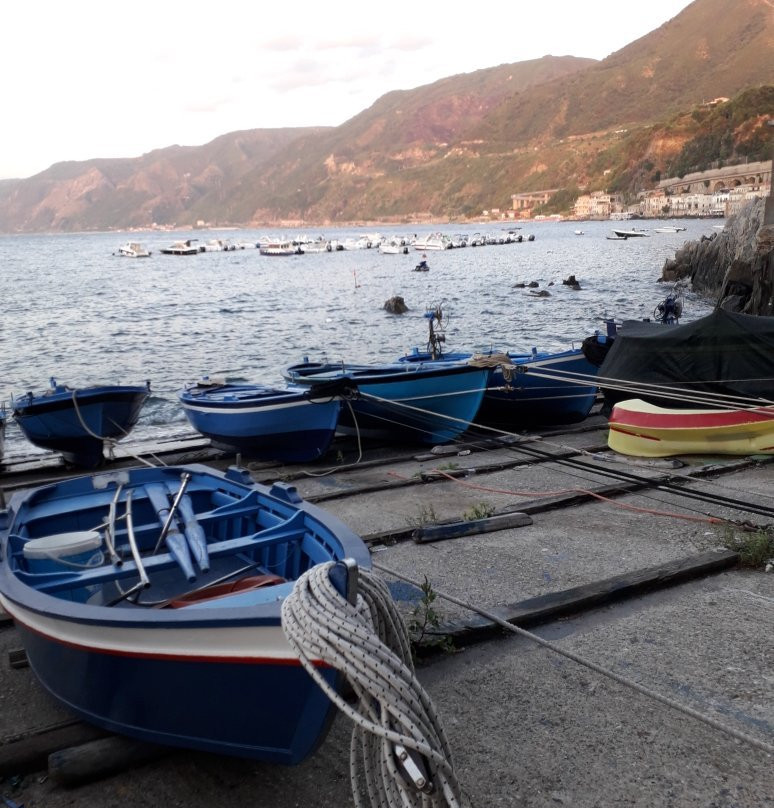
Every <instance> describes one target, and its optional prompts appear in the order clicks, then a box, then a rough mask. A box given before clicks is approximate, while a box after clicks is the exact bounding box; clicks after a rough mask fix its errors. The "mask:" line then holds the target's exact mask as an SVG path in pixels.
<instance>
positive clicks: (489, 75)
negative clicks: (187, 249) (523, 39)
mask: <svg viewBox="0 0 774 808" xmlns="http://www.w3.org/2000/svg"><path fill="white" fill-rule="evenodd" d="M734 12H735V13H734V14H733V15H729V14H728V8H727V3H726V2H725V0H696V1H695V2H694V3H692V4H691V5H690V6H688V7H687V8H686V9H684V10H683V11H682V12H681V13H680V14H678V15H677V16H676V17H674V18H672V19H671V20H669V21H667V22H666V23H664V24H663V25H662V26H660V27H659V28H657V29H656V30H654V31H652V32H651V33H649V34H647V35H645V36H644V37H641V38H639V39H637V40H635V41H634V42H632V43H630V44H629V45H627V46H625V47H624V48H622V49H620V50H619V51H617V52H615V53H613V54H611V55H610V56H608V57H607V58H605V59H603V60H601V61H597V60H593V59H582V58H579V57H573V56H550V55H549V56H544V57H542V58H540V59H533V60H528V61H525V62H516V63H512V64H503V65H498V66H496V67H491V68H484V69H482V70H477V71H474V72H472V73H462V74H457V75H454V76H449V77H446V78H443V79H440V80H439V81H436V82H433V83H432V84H428V85H424V86H422V87H417V88H414V89H412V90H395V91H391V92H389V93H386V94H385V95H383V96H381V97H380V98H379V99H377V100H376V101H375V102H374V104H372V105H371V106H370V107H368V108H367V109H365V110H363V111H361V112H360V113H358V114H357V115H355V116H353V117H352V118H350V119H349V120H348V121H345V122H344V123H343V124H341V125H340V126H337V127H305V128H298V129H272V130H266V129H255V130H243V131H241V132H232V133H227V134H224V135H221V136H220V137H219V138H216V139H214V140H213V141H211V142H210V143H207V144H204V145H203V146H186V147H184V146H170V147H167V148H163V149H156V150H154V151H152V152H148V153H147V154H144V155H142V156H141V157H138V158H114V159H106V158H100V159H95V160H87V161H81V162H64V163H57V164H55V165H53V166H51V167H50V168H48V169H46V170H45V171H43V172H41V173H39V174H37V175H35V176H34V177H31V178H27V179H23V180H17V181H14V180H6V181H2V182H0V230H2V231H4V232H34V231H58V230H64V231H67V230H104V229H116V228H128V227H143V226H150V225H152V224H154V223H155V224H157V225H163V226H182V227H188V226H191V225H194V224H195V223H196V222H197V221H199V220H202V221H206V222H211V223H212V224H213V225H218V224H220V225H226V224H229V225H242V226H248V225H259V224H260V225H265V224H272V223H281V222H287V221H292V222H307V223H310V224H311V223H315V224H318V223H319V224H330V223H344V222H351V221H362V220H371V221H375V220H384V221H392V220H395V221H416V220H421V219H440V218H449V217H453V218H464V217H472V216H476V215H479V214H480V213H481V211H482V209H484V208H490V209H491V208H500V209H502V208H504V207H508V206H509V201H510V196H511V194H513V193H517V192H520V191H529V190H540V189H545V188H567V187H583V188H588V189H594V188H599V189H602V186H607V185H609V186H610V187H611V189H613V190H618V191H620V192H623V193H633V192H634V191H635V190H637V189H638V188H642V187H652V185H653V184H654V183H655V182H656V181H657V178H658V176H659V175H660V174H661V172H663V171H666V170H667V168H668V167H669V166H670V165H672V164H673V163H674V161H675V159H676V158H677V156H678V155H679V154H680V153H681V152H682V150H683V148H684V147H685V145H686V144H687V143H689V142H692V141H696V139H697V137H698V136H699V135H700V129H701V126H702V125H703V123H704V121H705V119H704V118H703V117H702V115H698V117H697V115H696V110H701V109H703V107H702V104H703V102H706V101H708V100H711V99H713V98H716V97H718V96H735V95H737V94H738V93H740V92H742V91H745V90H750V89H751V88H752V89H755V88H760V87H761V86H764V87H765V86H767V85H769V84H774V75H772V70H771V68H770V67H768V65H767V64H764V62H765V60H763V59H761V58H760V54H761V53H765V52H772V50H774V26H773V25H772V18H773V15H772V11H771V8H770V6H769V5H767V3H766V0H739V2H738V3H736V4H735V8H734ZM718 20H722V21H723V25H718V24H717V23H718ZM767 99H768V96H766V95H765V94H764V95H763V96H762V97H761V98H759V99H758V102H757V103H758V104H759V106H760V105H761V104H763V105H764V108H763V110H761V109H758V108H757V107H756V109H757V112H751V114H756V115H758V117H761V116H765V104H766V103H768V100H767ZM756 120H757V119H756ZM758 123H759V124H760V121H759V122H758ZM758 128H759V129H760V126H759V127H758ZM733 137H734V143H733V144H731V146H730V147H729V145H728V142H726V146H725V148H726V151H728V150H729V148H730V150H731V153H732V154H733V153H736V148H737V146H738V145H739V144H740V143H741V144H742V145H743V144H744V142H746V141H745V140H744V139H745V138H748V139H749V138H752V139H753V141H755V143H757V142H758V141H757V140H756V138H758V139H760V132H759V131H753V132H752V133H750V132H743V133H742V135H739V136H738V137H737V135H736V134H734V136H733ZM737 141H739V142H737ZM713 143H714V141H710V140H708V141H707V143H706V144H705V146H704V148H715V146H713ZM696 148H697V149H700V148H702V146H701V143H699V145H697V146H696ZM718 148H719V147H718ZM756 148H758V147H757V146H756ZM748 151H749V149H748ZM740 153H743V151H742V152H740Z"/></svg>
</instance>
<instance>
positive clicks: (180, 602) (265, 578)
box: [165, 573, 285, 609]
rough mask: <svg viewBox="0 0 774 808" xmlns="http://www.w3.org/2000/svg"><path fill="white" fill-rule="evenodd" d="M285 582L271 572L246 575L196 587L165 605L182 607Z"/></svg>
mask: <svg viewBox="0 0 774 808" xmlns="http://www.w3.org/2000/svg"><path fill="white" fill-rule="evenodd" d="M283 583H285V578H283V577H281V576H280V575H272V574H270V573H266V574H263V575H246V576H245V577H244V578H237V579H236V580H234V581H225V582H223V583H219V584H213V585H212V586H205V587H203V588H202V589H196V590H194V591H192V592H188V593H186V594H185V595H180V596H179V597H176V598H174V600H170V601H169V602H168V603H166V604H165V607H166V608H169V609H182V608H184V607H185V606H190V605H192V604H194V603H202V602H204V601H208V600H216V599H217V598H223V597H226V596H227V595H232V594H234V593H235V592H249V591H250V590H253V589H259V588H260V587H263V586H274V585H275V584H283Z"/></svg>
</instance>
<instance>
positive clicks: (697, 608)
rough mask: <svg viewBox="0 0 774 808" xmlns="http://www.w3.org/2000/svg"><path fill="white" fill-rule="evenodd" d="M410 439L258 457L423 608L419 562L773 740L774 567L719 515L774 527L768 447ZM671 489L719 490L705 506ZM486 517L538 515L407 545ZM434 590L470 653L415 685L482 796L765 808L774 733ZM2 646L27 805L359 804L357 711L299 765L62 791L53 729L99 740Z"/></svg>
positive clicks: (182, 765)
mask: <svg viewBox="0 0 774 808" xmlns="http://www.w3.org/2000/svg"><path fill="white" fill-rule="evenodd" d="M528 437H530V438H534V437H536V436H528ZM176 451H177V453H178V454H177V457H175V456H174V455H173V453H172V450H171V449H170V455H169V457H170V458H171V459H172V462H191V461H193V460H201V459H204V460H205V461H206V462H212V463H213V464H214V465H219V466H224V465H228V463H229V462H233V460H234V458H233V457H231V458H227V457H224V456H219V455H218V454H217V453H214V452H212V451H208V450H207V449H206V448H202V447H196V446H189V447H177V449H176ZM417 451H418V450H417V448H416V447H406V446H404V447H399V448H397V449H390V450H387V449H377V448H373V447H369V448H368V449H367V450H366V451H365V453H364V456H363V461H364V462H361V463H360V464H358V465H355V466H352V467H347V466H345V463H347V462H349V461H351V460H354V459H355V453H354V449H353V447H352V446H351V445H348V444H345V445H343V446H342V452H343V454H342V456H341V457H339V460H340V461H343V462H340V463H339V464H338V465H337V467H336V469H335V470H334V471H333V472H332V473H330V474H327V475H323V476H308V475H306V474H305V473H304V470H302V469H298V468H295V467H294V468H290V467H287V468H278V467H275V466H269V465H268V464H250V466H249V467H250V468H251V470H252V473H253V476H254V477H255V479H256V480H259V481H268V480H271V479H277V478H279V477H284V478H286V479H288V478H290V479H292V480H293V482H294V483H295V485H297V487H298V489H299V491H300V492H301V493H302V495H304V496H305V497H307V498H309V499H311V500H312V501H315V502H317V503H318V504H319V505H320V506H321V507H324V508H326V509H327V510H329V511H331V512H332V513H334V514H336V515H337V516H338V517H340V518H341V519H342V520H344V521H345V522H346V523H348V524H349V525H350V526H351V527H352V528H353V529H354V530H356V531H357V532H359V533H360V534H361V535H362V536H363V537H364V538H366V540H367V541H368V543H369V545H370V547H371V549H372V554H373V560H374V562H375V564H377V565H378V566H379V567H380V568H382V569H389V570H391V571H392V572H393V573H395V574H394V575H393V574H387V573H384V572H381V573H380V574H381V575H383V576H384V577H385V579H386V580H388V581H390V582H391V587H392V591H393V595H394V596H395V597H396V598H397V599H398V600H399V602H400V606H401V609H402V611H404V613H405V614H406V615H407V616H410V615H411V613H412V611H413V610H414V609H415V608H416V605H417V595H418V590H417V588H416V586H415V585H414V584H412V583H410V582H407V581H406V580H403V579H400V578H398V577H397V576H405V577H406V578H408V579H409V581H413V582H415V583H416V582H421V581H422V580H423V578H424V577H425V576H426V577H427V579H428V580H429V582H430V583H431V585H432V587H433V590H434V591H435V592H436V593H438V594H439V595H443V594H447V593H448V594H450V595H452V596H453V597H454V598H455V599H456V600H458V601H461V602H464V603H470V604H473V605H476V606H478V607H481V608H483V609H485V610H487V611H495V612H497V614H499V615H500V616H502V617H504V618H505V619H509V618H515V617H516V616H519V617H520V619H521V620H523V621H525V624H526V623H528V624H529V625H530V628H531V630H534V631H535V632H536V633H537V634H538V635H539V636H541V637H543V638H545V639H547V640H550V641H551V642H552V643H554V644H555V645H556V646H558V647H559V648H560V649H562V650H564V651H567V652H570V653H573V654H575V655H577V656H579V657H581V658H583V659H585V660H589V661H591V662H592V663H594V664H595V665H597V666H600V667H602V668H604V669H609V670H611V671H613V672H614V673H616V674H618V675H620V676H623V677H626V678H627V679H631V680H633V681H635V682H637V683H639V684H640V685H641V686H644V687H645V688H648V689H649V690H652V691H655V692H656V693H658V694H660V695H662V696H663V697H666V698H667V699H671V700H673V701H674V702H677V703H678V704H680V705H684V706H685V707H687V708H690V709H691V710H694V711H697V712H698V713H700V714H702V715H706V716H707V717H709V718H710V719H711V720H712V721H714V722H716V723H719V724H721V725H723V726H727V727H729V728H730V729H731V730H732V731H735V732H737V733H741V734H743V735H747V736H751V737H752V738H753V739H756V740H757V741H759V742H761V743H762V744H763V745H764V746H765V745H769V746H771V745H772V744H774V668H773V667H772V661H773V657H774V653H773V652H772V637H773V636H774V574H767V573H765V572H762V571H748V570H744V569H742V568H740V567H738V566H737V565H736V564H735V559H734V557H733V556H732V555H731V554H730V553H729V552H728V551H725V550H723V549H722V547H721V545H722V544H723V537H724V532H725V528H724V527H723V525H721V524H713V523H711V522H710V521H709V520H708V518H707V517H708V515H711V516H712V517H717V518H720V519H729V520H734V521H738V522H740V521H749V522H751V523H753V524H755V525H766V524H770V523H771V522H772V521H774V519H772V517H771V515H768V513H767V510H772V509H774V487H772V479H774V469H773V467H772V465H770V464H769V462H768V460H769V459H770V458H762V457H758V458H729V457H726V458H720V457H715V458H711V457H701V458H682V460H683V461H684V464H683V465H681V466H680V467H679V468H675V467H673V466H674V465H676V464H672V463H670V462H668V461H652V462H644V461H639V462H638V461H633V460H624V459H622V458H620V457H614V456H612V455H611V453H610V452H609V451H607V450H606V429H605V421H604V420H603V419H601V418H598V417H597V418H594V417H592V418H591V419H589V420H588V421H587V422H585V423H584V425H583V426H582V427H580V428H576V429H568V430H565V431H556V432H554V433H552V434H549V433H548V432H543V433H542V439H540V440H532V439H530V440H529V442H526V443H521V442H516V443H513V444H512V445H502V444H500V445H493V444H492V443H491V442H489V443H486V442H483V443H477V444H471V445H460V446H458V447H457V448H456V449H455V450H454V453H453V454H449V455H446V456H442V455H432V454H430V453H428V454H425V455H421V454H420V455H418V454H417ZM335 454H336V453H335V452H334V456H335ZM417 458H419V459H417ZM325 468H326V467H324V466H316V467H315V468H314V469H313V470H314V472H315V473H317V474H319V472H320V471H323V470H325ZM439 470H440V472H442V474H439V473H438V471H439ZM57 473H58V471H57V470H56V469H55V468H49V469H36V470H34V474H31V473H30V472H27V473H26V474H19V475H16V476H14V474H13V472H12V470H11V471H8V470H7V471H6V474H5V475H4V478H3V479H0V484H1V485H4V486H5V489H6V491H9V490H10V489H12V488H14V487H16V486H20V485H29V484H33V483H34V481H35V480H36V479H39V478H40V477H51V476H54V475H55V474H57ZM611 473H612V474H615V475H616V478H615V479H612V478H611V477H610V476H609V475H610V474H611ZM445 475H448V476H445ZM621 475H623V478H622V476H621ZM673 483H676V484H679V485H682V486H683V488H684V489H685V491H686V492H699V493H702V494H704V493H706V494H709V495H710V499H711V500H712V501H709V502H708V501H706V500H705V499H694V498H689V496H688V494H687V493H684V492H679V491H677V492H676V491H675V488H674V486H673ZM588 491H593V492H594V493H595V494H597V495H604V496H605V497H606V499H600V498H594V497H590V496H589V495H588V494H587V493H584V492H588ZM733 500H739V501H743V502H745V503H750V504H751V505H753V506H754V507H756V508H757V509H758V511H759V512H758V513H751V512H748V511H747V510H744V509H740V508H739V506H738V505H733V502H732V501H733ZM474 511H475V512H477V513H478V514H479V515H480V514H484V513H488V512H492V511H494V513H495V514H496V515H498V514H503V513H513V512H520V513H526V514H527V515H528V517H529V518H528V519H523V520H522V521H526V522H531V524H522V525H521V526H516V527H510V528H506V529H500V530H496V531H492V532H486V533H478V534H474V535H466V536H462V537H458V538H449V539H446V540H443V541H435V542H428V543H416V542H414V541H412V540H411V535H412V530H414V529H415V528H417V527H418V526H424V527H427V526H428V525H429V523H431V522H432V523H445V522H449V521H453V520H459V519H461V518H463V516H464V515H467V517H470V516H472V515H473V513H474ZM772 513H774V510H772ZM516 521H518V519H517V520H516ZM699 560H701V561H702V564H699V563H698V561H699ZM595 598H596V599H595ZM434 605H435V606H436V607H437V609H438V611H439V612H440V616H441V623H442V629H443V630H444V631H445V632H449V633H451V634H452V635H453V636H454V638H455V643H456V645H457V649H458V650H456V651H455V652H453V653H433V654H430V655H429V656H427V657H425V658H423V659H422V661H421V662H420V664H419V668H418V677H419V679H420V681H421V682H422V684H423V685H424V687H425V688H426V689H427V691H428V693H429V694H430V696H431V698H432V700H433V703H434V705H435V707H436V710H437V712H438V713H439V715H440V718H441V720H442V722H443V724H444V727H445V729H446V733H447V735H448V738H449V741H450V744H451V748H452V750H453V754H454V765H455V772H456V774H457V777H458V779H459V781H460V783H461V785H462V788H463V790H464V792H465V794H466V796H467V798H468V799H469V801H470V804H471V805H474V806H477V807H478V808H484V807H485V806H519V807H521V806H524V808H526V807H527V806H529V807H530V808H533V807H534V808H543V806H545V807H546V808H548V807H549V806H550V807H551V808H554V807H556V806H573V807H574V808H592V807H594V808H605V806H642V807H643V808H645V806H647V807H648V808H658V807H660V806H670V807H674V808H682V807H683V806H697V808H698V807H699V806H701V807H702V808H709V807H710V806H711V807H712V808H754V807H755V806H765V805H771V804H772V795H774V768H773V767H772V757H771V755H770V754H769V753H768V752H767V751H766V749H765V748H760V746H755V745H753V744H750V743H748V742H746V741H744V740H740V739H739V738H737V737H733V736H731V735H729V734H727V733H725V732H723V731H721V730H720V729H718V728H716V727H715V726H710V725H707V724H705V723H703V722H701V721H699V720H697V719H696V718H694V717H692V716H690V715H686V714H685V713H684V712H681V711H679V710H676V709H674V708H673V707H671V706H667V705H666V704H663V703H661V702H659V701H655V700H653V699H652V698H650V697H648V696H647V695H643V694H642V693H640V692H637V691H635V690H632V689H630V688H629V687H627V686H625V685H624V684H621V683H620V682H617V681H613V680H611V679H610V678H608V677H606V676H604V675H602V674H601V673H599V672H597V671H595V670H592V669H589V668H588V667H584V666H583V665H581V664H579V663H578V662H576V661H573V660H571V659H568V658H566V657H564V656H560V655H559V654H557V653H555V652H554V651H552V650H549V649H547V648H544V647H541V646H538V645H536V644H535V643H534V642H533V641H531V640H530V639H528V638H526V637H523V636H516V635H513V634H509V633H507V632H505V631H504V630H502V629H499V628H497V627H494V626H493V625H492V624H491V622H490V621H489V620H488V619H487V618H484V617H481V616H480V615H477V614H475V613H473V612H471V611H470V610H468V609H466V608H464V607H463V606H461V605H459V604H458V603H450V602H446V601H444V600H443V599H442V598H439V599H438V600H437V601H436V603H435V604H434ZM0 645H1V646H2V647H1V648H0V652H1V654H2V656H1V657H0V738H2V745H0V763H2V769H0V771H1V772H2V776H3V779H2V781H0V795H2V796H3V797H4V798H7V799H10V800H12V801H14V802H16V803H17V804H21V803H23V804H24V805H25V806H26V807H27V808H31V807H32V806H46V808H56V807H57V806H65V805H79V806H80V805H84V806H94V807H95V808H102V806H105V807H107V806H114V805H116V804H119V803H123V804H131V805H132V806H146V805H147V806H158V805H166V806H192V808H196V807H197V806H208V808H209V807H210V806H250V805H255V806H277V808H290V807H291V806H323V805H325V806H329V805H335V806H347V805H351V804H352V795H351V788H350V781H349V734H350V729H351V727H350V725H349V722H348V720H347V719H345V718H344V717H342V716H339V717H337V719H336V721H335V722H334V725H333V728H332V730H331V732H330V734H329V736H328V738H327V739H326V741H325V742H324V744H323V745H322V747H321V748H320V749H319V751H318V752H317V753H316V755H314V756H313V757H312V758H311V759H309V760H308V761H306V762H305V763H304V764H302V765H301V766H298V767H295V768H279V767H276V766H269V765H265V764H260V763H255V762H251V761H242V760H234V759H226V758H216V757H213V756H208V755H204V754H198V753H191V752H185V751H178V752H173V753H170V754H167V755H161V754H159V755H152V756H151V759H150V760H149V761H148V762H145V763H144V764H143V765H130V764H128V763H125V764H124V767H123V769H122V771H120V772H119V773H118V774H113V775H111V776H108V777H105V778H103V779H100V780H97V781H94V782H88V783H84V784H81V785H78V786H65V785H63V784H61V783H60V782H57V780H56V779H55V777H53V776H50V775H49V773H48V772H47V770H46V765H45V752H46V751H48V746H49V744H48V739H55V738H58V742H59V745H67V744H68V743H72V742H73V740H74V739H78V740H85V739H86V737H88V736H87V734H86V733H87V729H86V728H85V727H84V726H83V725H80V724H78V723H73V722H72V719H71V717H70V716H69V715H68V714H67V713H66V712H65V711H64V710H63V709H62V708H60V707H59V706H57V705H56V704H54V703H52V702H51V700H50V699H49V697H48V696H47V695H46V694H45V693H44V692H42V691H41V689H40V688H39V687H38V685H37V683H36V681H35V680H34V677H33V675H32V674H31V672H30V670H29V668H25V667H13V666H12V665H11V662H12V661H13V659H14V658H15V657H13V656H12V655H11V656H9V653H10V652H13V651H14V650H16V649H18V647H19V643H18V638H17V637H16V634H15V630H14V629H13V627H12V626H10V625H6V626H5V627H3V628H0ZM216 697H217V694H213V698H216ZM246 718H247V717H246ZM249 719H250V720H255V721H259V720H260V716H252V717H249ZM52 743H55V742H54V741H53V740H52ZM24 750H26V752H25V754H20V753H21V752H22V751H24ZM34 753H37V757H36V755H35V754H34ZM25 755H26V757H25Z"/></svg>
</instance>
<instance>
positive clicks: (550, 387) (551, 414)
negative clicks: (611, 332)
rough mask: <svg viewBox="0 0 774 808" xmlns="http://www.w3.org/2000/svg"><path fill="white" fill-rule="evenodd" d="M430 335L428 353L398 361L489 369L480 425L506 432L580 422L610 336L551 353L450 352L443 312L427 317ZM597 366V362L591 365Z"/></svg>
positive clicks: (595, 337)
mask: <svg viewBox="0 0 774 808" xmlns="http://www.w3.org/2000/svg"><path fill="white" fill-rule="evenodd" d="M425 319H426V320H427V321H428V327H429V335H428V341H427V347H426V348H425V350H420V349H419V348H414V349H413V350H412V351H411V352H410V353H408V354H406V355H405V356H402V357H400V358H399V361H400V362H403V363H406V364H410V365H413V364H421V365H426V364H428V363H436V364H441V365H443V364H446V363H452V364H459V363H468V364H474V365H481V366H484V367H488V369H489V375H488V378H487V389H486V392H485V394H484V398H483V401H482V402H481V409H480V410H479V413H478V421H479V422H480V423H482V424H488V425H497V426H501V427H504V428H508V429H520V428H522V427H525V426H546V425H553V424H572V423H577V422H578V421H582V420H583V419H584V418H586V416H587V415H588V414H589V412H590V411H591V408H592V406H593V405H594V401H595V400H596V397H597V392H598V387H597V383H596V377H597V372H598V370H599V365H600V364H601V363H602V359H603V357H604V354H605V353H606V351H607V348H608V347H609V339H608V337H607V336H606V335H601V334H594V335H592V336H590V337H588V338H586V339H585V340H584V342H583V347H582V348H571V349H568V350H565V351H558V352H555V353H550V352H547V351H538V350H537V349H536V348H533V349H532V351H531V352H530V353H511V352H505V353H498V352H496V351H494V350H493V349H490V350H488V351H484V352H480V353H475V354H474V353H467V352H447V351H445V350H444V345H445V343H446V334H445V320H444V316H443V311H442V309H441V307H440V306H437V307H436V308H434V309H430V310H428V311H426V312H425ZM592 360H594V361H592Z"/></svg>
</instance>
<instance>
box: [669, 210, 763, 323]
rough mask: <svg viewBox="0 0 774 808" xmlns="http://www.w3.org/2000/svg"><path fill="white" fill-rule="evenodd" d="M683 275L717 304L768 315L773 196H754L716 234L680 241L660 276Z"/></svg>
mask: <svg viewBox="0 0 774 808" xmlns="http://www.w3.org/2000/svg"><path fill="white" fill-rule="evenodd" d="M683 278H690V281H691V285H692V286H693V289H694V290H695V291H697V292H700V293H703V294H706V295H707V296H710V297H714V298H716V299H717V305H718V306H719V307H721V308H723V309H726V310H728V311H737V312H743V313H745V314H758V315H766V316H772V315H774V198H772V197H769V198H768V199H756V200H754V201H753V202H751V203H750V204H749V205H748V206H747V207H745V208H744V209H743V210H741V211H740V212H739V213H738V214H737V215H736V216H733V217H731V218H730V219H729V220H728V222H727V223H726V226H725V227H724V228H723V230H722V231H720V232H719V233H713V234H712V235H711V236H702V238H701V239H700V240H699V241H688V242H686V243H685V244H684V245H683V246H682V247H681V248H680V249H679V250H678V251H677V252H676V253H675V257H674V259H667V261H666V262H665V264H664V268H663V269H662V271H661V280H662V281H666V282H670V283H673V282H675V281H678V280H681V279H683Z"/></svg>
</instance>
